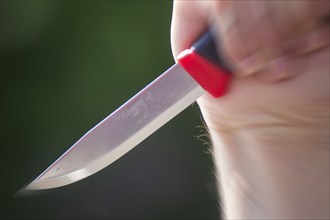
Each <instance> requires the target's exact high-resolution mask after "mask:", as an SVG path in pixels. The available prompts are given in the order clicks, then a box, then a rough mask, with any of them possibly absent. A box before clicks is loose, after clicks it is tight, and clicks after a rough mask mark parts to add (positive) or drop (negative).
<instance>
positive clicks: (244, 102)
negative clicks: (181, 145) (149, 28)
mask: <svg viewBox="0 0 330 220" xmlns="http://www.w3.org/2000/svg"><path fill="white" fill-rule="evenodd" d="M247 8H250V10H247ZM245 9H246V10H245ZM328 15H329V1H177V2H175V3H174V9H173V20H172V32H171V37H172V50H173V54H174V56H175V57H176V56H177V54H178V53H179V52H181V51H182V50H184V49H186V48H189V47H190V46H191V44H192V43H193V42H194V41H195V40H196V39H197V38H198V36H199V35H200V34H201V33H203V32H204V31H205V30H207V29H208V27H209V26H213V27H214V28H215V30H216V33H217V39H218V49H219V50H220V51H221V52H222V53H224V54H225V58H227V61H228V62H229V63H230V64H231V66H232V68H233V72H234V75H235V76H236V77H233V82H232V84H231V86H230V89H229V92H228V94H227V95H225V96H224V97H222V98H220V99H215V98H213V97H211V96H209V95H208V94H206V95H204V96H203V97H201V98H200V99H199V100H198V104H199V106H200V108H201V111H202V114H203V117H204V120H205V122H206V124H207V127H208V130H209V133H210V135H211V139H212V145H213V150H214V154H215V163H216V165H217V169H218V170H217V171H218V172H217V173H218V175H221V178H220V179H219V186H221V188H220V191H221V192H222V204H223V206H224V207H223V209H224V212H225V213H224V214H225V215H226V216H227V217H228V218H235V219H243V218H250V219H257V218H262V219H267V218H289V219H292V218H307V219H316V218H329V209H328V207H329V196H328V195H329V96H330V95H329V71H330V70H329V68H330V67H329V23H328V22H329V21H327V20H326V19H325V18H327V17H328ZM243 36H244V39H242V37H243Z"/></svg>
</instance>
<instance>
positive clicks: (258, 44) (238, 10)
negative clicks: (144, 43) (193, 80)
mask: <svg viewBox="0 0 330 220" xmlns="http://www.w3.org/2000/svg"><path fill="white" fill-rule="evenodd" d="M329 8H330V5H329V1H328V0H318V1H313V0H310V1H299V0H298V1H278V0H275V1H258V0H257V1H249V0H243V1H175V2H174V9H173V18H172V32H171V39H172V50H173V54H174V57H176V56H177V55H178V53H179V52H181V51H183V50H184V49H187V48H189V47H190V46H191V45H192V43H193V42H194V41H195V40H196V39H197V38H198V37H199V36H200V35H201V34H202V33H203V32H204V31H205V30H206V29H208V28H209V26H212V27H214V29H215V30H216V32H217V36H218V38H217V39H218V45H219V48H218V49H219V50H220V51H221V52H222V54H223V53H224V54H225V55H226V57H227V61H228V62H229V63H231V64H232V67H233V70H234V72H235V73H236V74H237V75H239V76H246V75H251V74H258V75H260V77H261V78H263V79H265V80H266V81H281V80H285V79H288V78H291V77H292V76H294V75H295V74H297V73H299V72H300V71H301V68H300V66H301V62H300V60H299V59H297V57H299V56H301V55H305V54H308V53H311V52H314V51H316V50H319V49H322V48H324V47H328V46H329V19H330V17H329Z"/></svg>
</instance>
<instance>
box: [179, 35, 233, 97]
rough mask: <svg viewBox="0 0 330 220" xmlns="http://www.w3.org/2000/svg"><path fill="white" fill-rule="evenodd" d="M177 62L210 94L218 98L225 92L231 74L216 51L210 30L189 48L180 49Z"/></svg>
mask: <svg viewBox="0 0 330 220" xmlns="http://www.w3.org/2000/svg"><path fill="white" fill-rule="evenodd" d="M178 63H179V64H180V66H182V67H183V68H184V69H185V70H186V71H187V72H188V73H189V74H190V75H191V76H192V77H193V78H194V79H195V80H196V81H197V82H198V84H199V85H200V86H201V87H202V88H203V89H205V90H206V91H207V92H209V93H210V94H211V95H212V96H214V97H217V98H218V97H221V96H223V95H224V94H225V93H226V91H227V89H228V85H229V83H230V78H231V74H230V71H229V68H228V67H227V66H226V63H225V62H224V60H223V59H221V56H220V54H219V53H218V52H217V49H216V44H215V41H214V38H213V34H212V33H211V31H208V32H206V33H205V34H204V35H203V36H202V37H201V38H199V40H198V41H197V42H196V43H195V44H193V46H192V47H191V48H190V49H186V50H184V51H182V52H181V53H180V54H179V56H178Z"/></svg>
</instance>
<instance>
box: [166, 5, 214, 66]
mask: <svg viewBox="0 0 330 220" xmlns="http://www.w3.org/2000/svg"><path fill="white" fill-rule="evenodd" d="M205 3H207V2H204V4H202V3H201V2H199V1H174V2H173V15H172V25H171V45H172V53H173V56H174V59H176V58H177V56H178V54H179V53H180V52H182V51H183V50H185V49H187V48H190V46H191V45H192V44H193V43H194V42H195V40H196V39H197V38H198V37H199V36H200V35H201V34H202V33H203V32H204V31H205V30H206V29H207V28H208V23H209V22H208V19H207V17H206V13H205V11H204V10H206V9H204V8H203V7H204V5H207V4H205ZM205 7H206V6H205Z"/></svg>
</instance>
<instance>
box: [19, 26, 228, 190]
mask: <svg viewBox="0 0 330 220" xmlns="http://www.w3.org/2000/svg"><path fill="white" fill-rule="evenodd" d="M215 48H216V47H215V43H214V39H213V34H212V33H211V31H208V32H207V33H206V34H204V35H203V36H202V37H201V38H200V39H199V40H198V41H197V42H196V43H195V44H194V45H193V46H192V47H191V48H190V49H187V50H185V51H183V52H182V53H180V55H179V57H178V64H174V65H173V66H172V67H171V68H169V69H168V70H167V71H165V72H164V73H163V74H161V75H160V76H159V77H158V78H157V79H155V80H154V81H153V82H151V83H150V84H149V85H148V86H146V87H145V88H144V89H142V90H141V91H140V92H139V93H137V94H136V95H135V96H133V97H132V98H131V99H130V100H128V101H127V102H126V103H125V104H123V105H122V106H121V107H119V108H118V109H117V110H116V111H114V112H113V113H112V114H110V115H109V116H108V117H106V118H105V119H104V120H102V121H101V122H100V123H98V124H97V125H96V126H95V127H93V128H92V129H91V130H90V131H88V132H87V133H86V134H85V135H84V136H83V137H82V138H80V139H79V140H78V141H77V142H76V143H75V144H74V145H73V146H72V147H70V148H69V149H68V150H67V151H66V152H65V153H64V154H63V155H62V156H61V157H59V158H58V159H57V160H56V161H55V162H54V163H53V164H51V165H50V166H49V167H48V168H47V169H46V170H45V171H44V172H42V173H41V174H40V175H39V176H38V177H37V178H36V179H35V180H34V181H32V182H31V183H30V184H28V185H27V186H26V187H25V190H42V189H50V188H56V187H61V186H65V185H68V184H71V183H74V182H76V181H79V180H81V179H84V178H86V177H88V176H90V175H92V174H94V173H96V172H98V171H99V170H101V169H103V168H105V167H106V166H108V165H109V164H111V163H112V162H114V161H116V160H117V159H118V158H120V157H121V156H123V155H124V154H126V153H127V152H128V151H130V150H131V149H132V148H134V147H135V146H136V145H138V144H139V143H140V142H142V141H143V140H144V139H145V138H147V137H148V136H149V135H151V134H152V133H153V132H155V131H156V130H157V129H159V128H160V127H161V126H163V125H164V124H165V123H166V122H168V121H169V120H171V119H172V118H174V117H175V116H176V115H177V114H179V113H180V112H182V111H183V110H184V109H185V108H187V107H188V106H189V105H191V104H192V103H193V102H195V100H196V99H197V98H199V97H200V96H201V95H203V94H204V93H205V91H207V92H209V93H210V94H211V95H213V96H214V97H220V96H222V95H223V94H225V92H226V90H227V87H228V84H229V81H230V73H229V71H228V69H229V68H228V67H227V66H226V64H225V62H224V61H223V60H222V59H220V56H219V54H218V53H217V51H216V49H215Z"/></svg>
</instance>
